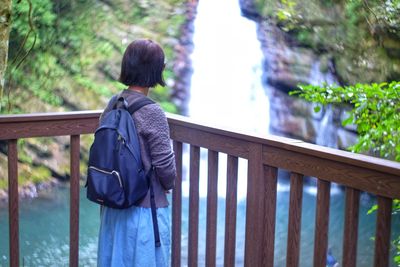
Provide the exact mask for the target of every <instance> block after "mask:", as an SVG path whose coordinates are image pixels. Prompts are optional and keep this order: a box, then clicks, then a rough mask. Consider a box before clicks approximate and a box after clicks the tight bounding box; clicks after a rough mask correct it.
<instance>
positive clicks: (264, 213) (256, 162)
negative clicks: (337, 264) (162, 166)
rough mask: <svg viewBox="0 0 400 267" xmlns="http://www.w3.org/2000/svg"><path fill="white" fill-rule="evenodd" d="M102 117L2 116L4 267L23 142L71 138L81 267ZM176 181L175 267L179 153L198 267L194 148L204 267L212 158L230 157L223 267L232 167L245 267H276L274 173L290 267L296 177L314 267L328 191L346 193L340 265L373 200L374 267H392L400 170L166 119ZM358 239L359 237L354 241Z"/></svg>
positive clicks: (13, 249)
mask: <svg viewBox="0 0 400 267" xmlns="http://www.w3.org/2000/svg"><path fill="white" fill-rule="evenodd" d="M99 115H100V111H88V112H68V113H53V114H51V113H46V114H29V115H12V116H0V140H6V141H7V142H8V179H9V213H10V240H9V242H10V264H11V266H13V267H14V266H19V224H18V223H19V218H18V179H17V176H18V162H17V159H18V151H17V140H18V139H20V138H30V137H45V136H59V135H67V136H70V139H71V146H70V147H71V167H70V170H71V192H70V193H71V203H70V205H71V206H70V207H71V209H70V266H74V267H75V266H78V262H79V253H78V240H79V238H78V236H79V201H78V200H79V178H80V177H79V154H80V135H83V134H91V133H93V132H94V130H95V129H96V127H97V124H98V117H99ZM168 122H169V125H170V131H171V139H172V140H173V146H174V151H175V155H176V163H177V171H178V179H177V182H176V188H175V190H174V191H173V203H172V257H171V259H172V262H171V264H172V266H181V247H182V245H181V228H182V225H181V221H182V183H181V182H182V154H183V149H182V148H183V144H188V145H189V146H190V171H189V177H190V178H189V180H190V181H189V182H190V189H189V231H188V232H189V240H188V246H187V247H188V262H187V263H183V265H186V264H187V265H188V266H197V265H198V232H199V169H200V148H205V149H207V150H208V189H207V190H208V191H207V192H208V194H207V225H206V259H205V261H206V266H215V265H216V236H217V235H216V234H217V224H216V218H217V179H218V178H219V177H218V157H219V154H218V152H222V153H226V154H227V155H228V161H227V162H228V163H227V164H228V166H227V177H226V178H227V180H228V182H227V192H226V211H225V212H226V216H225V240H224V265H225V266H234V265H235V241H236V209H237V207H236V202H237V179H238V159H239V158H244V159H247V160H248V175H247V197H246V229H245V231H246V233H245V256H244V262H245V266H251V267H253V266H271V267H272V266H273V265H274V244H275V220H276V217H275V216H276V196H277V173H278V169H285V170H287V171H289V172H290V173H291V175H290V208H289V223H288V230H287V231H288V243H287V260H286V265H287V266H299V256H300V233H301V232H300V229H301V214H302V213H301V210H302V197H303V196H302V193H303V177H304V176H312V177H316V178H317V179H318V183H317V189H318V192H317V209H316V220H315V227H314V229H315V240H314V244H315V245H314V259H313V261H314V266H316V267H320V266H325V264H326V252H327V244H328V243H327V242H328V226H329V224H328V222H329V205H330V203H329V202H330V185H331V183H332V182H334V183H338V184H340V185H343V186H345V188H346V189H345V190H346V193H345V194H346V207H345V224H344V225H345V229H344V235H343V237H344V240H343V259H342V260H341V262H342V264H341V266H346V267H352V266H356V254H357V253H356V252H357V237H358V230H357V229H358V217H359V201H360V192H362V191H363V192H368V193H371V194H374V195H376V196H377V201H378V204H379V209H378V211H377V223H376V235H375V252H374V265H373V266H374V267H385V266H389V248H390V247H389V246H390V231H391V206H392V200H393V199H394V198H397V199H399V198H400V164H399V163H396V162H391V161H387V160H383V159H377V158H372V157H368V156H363V155H358V154H353V153H348V152H344V151H339V150H335V149H330V148H325V147H321V146H317V145H312V144H308V143H304V142H301V141H299V140H293V139H287V138H282V137H277V136H254V135H248V134H245V133H238V132H234V131H229V130H227V129H221V128H218V127H212V126H207V125H203V124H200V123H195V122H193V121H191V120H190V119H188V118H185V117H182V116H177V115H168ZM360 234H361V233H360Z"/></svg>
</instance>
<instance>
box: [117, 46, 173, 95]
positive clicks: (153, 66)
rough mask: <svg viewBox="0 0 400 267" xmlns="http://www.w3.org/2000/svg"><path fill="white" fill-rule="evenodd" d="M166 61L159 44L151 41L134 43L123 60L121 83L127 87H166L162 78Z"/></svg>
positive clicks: (126, 51) (128, 48)
mask: <svg viewBox="0 0 400 267" xmlns="http://www.w3.org/2000/svg"><path fill="white" fill-rule="evenodd" d="M164 59H165V56H164V51H163V50H162V48H161V47H160V46H159V45H158V44H157V43H155V42H153V41H151V40H136V41H133V42H132V43H131V44H129V45H128V47H127V48H126V50H125V53H124V56H123V58H122V64H121V75H120V77H119V81H120V82H122V83H123V84H125V85H127V86H130V85H136V86H141V87H154V86H156V85H157V84H160V85H161V86H165V82H164V79H163V76H162V73H163V70H164V66H165V63H164Z"/></svg>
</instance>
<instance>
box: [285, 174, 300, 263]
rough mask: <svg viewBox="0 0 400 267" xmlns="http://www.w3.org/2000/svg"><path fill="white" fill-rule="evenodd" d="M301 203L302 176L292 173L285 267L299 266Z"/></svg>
mask: <svg viewBox="0 0 400 267" xmlns="http://www.w3.org/2000/svg"><path fill="white" fill-rule="evenodd" d="M302 201H303V175H302V174H298V173H293V172H292V173H291V175H290V202H289V222H288V237H287V253H286V266H287V267H289V266H290V267H297V266H299V259H300V233H301V209H302Z"/></svg>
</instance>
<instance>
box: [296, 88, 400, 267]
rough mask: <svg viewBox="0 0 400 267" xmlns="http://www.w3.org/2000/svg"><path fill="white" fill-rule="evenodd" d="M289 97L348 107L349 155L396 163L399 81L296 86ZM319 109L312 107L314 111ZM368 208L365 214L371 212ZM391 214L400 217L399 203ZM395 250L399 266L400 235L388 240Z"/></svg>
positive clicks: (399, 143)
mask: <svg viewBox="0 0 400 267" xmlns="http://www.w3.org/2000/svg"><path fill="white" fill-rule="evenodd" d="M299 88H300V90H295V91H292V92H291V93H290V94H291V95H299V96H300V97H302V98H304V99H306V100H308V101H311V102H314V103H318V104H320V105H327V104H335V105H342V104H346V105H349V104H350V105H352V109H351V110H350V111H349V116H348V118H347V119H345V120H344V121H343V122H342V123H343V125H349V124H355V125H356V126H357V132H358V134H359V138H358V141H357V143H356V144H355V145H353V146H352V147H350V149H351V150H352V151H353V152H357V153H360V152H373V153H379V155H380V156H381V157H384V158H388V159H394V160H396V161H400V82H397V81H393V82H391V83H381V84H377V83H373V84H356V85H354V86H345V87H340V86H336V85H326V84H325V85H324V86H315V85H300V86H299ZM319 109H320V106H317V108H315V111H316V112H318V111H319ZM377 209H378V206H377V205H374V206H372V207H371V208H370V209H369V211H368V214H371V213H373V212H375V211H376V210H377ZM392 213H393V215H397V216H399V215H400V200H399V199H394V200H393V207H392ZM392 243H393V246H394V247H395V248H396V255H395V257H394V261H395V263H396V264H397V265H398V266H400V236H399V237H398V238H397V239H395V240H394V241H392Z"/></svg>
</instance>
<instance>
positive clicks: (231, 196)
mask: <svg viewBox="0 0 400 267" xmlns="http://www.w3.org/2000/svg"><path fill="white" fill-rule="evenodd" d="M226 178H227V182H226V208H225V249H224V254H225V255H224V266H225V267H228V266H235V245H236V210H237V179H238V158H237V157H234V156H231V155H228V166H227V177H226Z"/></svg>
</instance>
